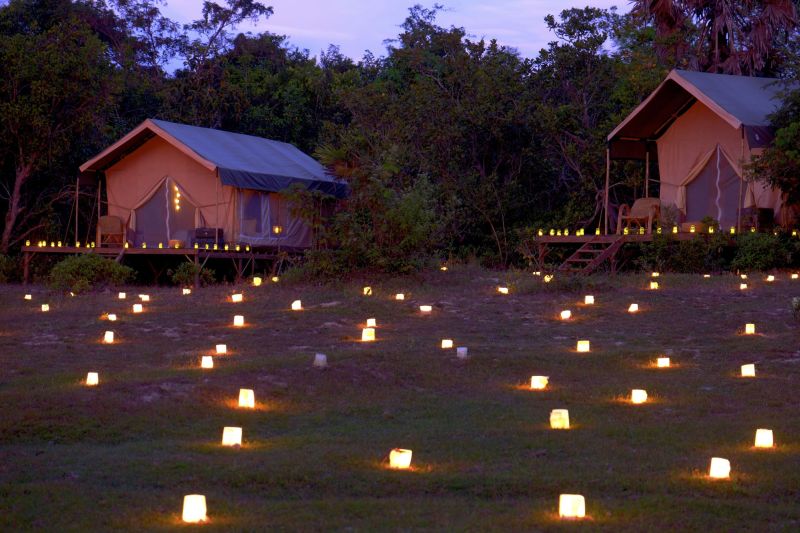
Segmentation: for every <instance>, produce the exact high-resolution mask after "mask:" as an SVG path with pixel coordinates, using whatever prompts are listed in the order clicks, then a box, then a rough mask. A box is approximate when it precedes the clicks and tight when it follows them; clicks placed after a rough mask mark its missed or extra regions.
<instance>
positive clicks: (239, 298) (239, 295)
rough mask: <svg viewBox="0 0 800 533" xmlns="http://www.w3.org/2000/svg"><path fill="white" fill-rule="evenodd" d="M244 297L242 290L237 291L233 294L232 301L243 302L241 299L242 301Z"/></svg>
mask: <svg viewBox="0 0 800 533" xmlns="http://www.w3.org/2000/svg"><path fill="white" fill-rule="evenodd" d="M242 298H243V297H242V293H240V292H237V293H235V294H231V301H232V302H233V303H239V302H241V301H242Z"/></svg>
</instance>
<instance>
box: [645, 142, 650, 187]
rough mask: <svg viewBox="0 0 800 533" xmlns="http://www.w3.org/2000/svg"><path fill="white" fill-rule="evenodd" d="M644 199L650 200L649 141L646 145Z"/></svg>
mask: <svg viewBox="0 0 800 533" xmlns="http://www.w3.org/2000/svg"><path fill="white" fill-rule="evenodd" d="M644 197H645V198H650V150H648V149H647V141H645V143H644Z"/></svg>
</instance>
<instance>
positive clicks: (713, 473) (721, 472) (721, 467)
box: [708, 457, 731, 479]
mask: <svg viewBox="0 0 800 533" xmlns="http://www.w3.org/2000/svg"><path fill="white" fill-rule="evenodd" d="M730 475H731V462H730V461H728V460H727V459H723V458H722V457H712V458H711V466H710V467H709V469H708V477H710V478H713V479H727V478H729V477H730Z"/></svg>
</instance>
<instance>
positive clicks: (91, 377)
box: [86, 372, 100, 387]
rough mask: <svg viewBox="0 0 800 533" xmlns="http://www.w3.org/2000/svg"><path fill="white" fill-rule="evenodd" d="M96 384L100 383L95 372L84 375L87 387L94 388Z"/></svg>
mask: <svg viewBox="0 0 800 533" xmlns="http://www.w3.org/2000/svg"><path fill="white" fill-rule="evenodd" d="M98 383H100V376H99V375H98V374H97V372H89V373H88V374H86V385H87V386H89V387H94V386H95V385H97V384H98Z"/></svg>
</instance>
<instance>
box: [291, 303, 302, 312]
mask: <svg viewBox="0 0 800 533" xmlns="http://www.w3.org/2000/svg"><path fill="white" fill-rule="evenodd" d="M302 310H303V303H302V302H301V301H300V300H295V301H293V302H292V311H302Z"/></svg>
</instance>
